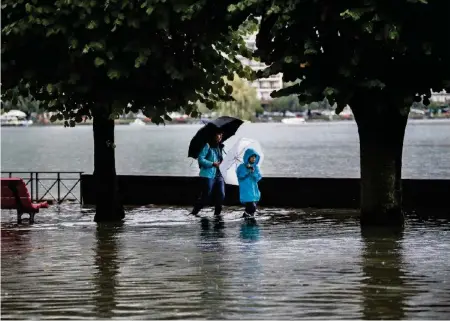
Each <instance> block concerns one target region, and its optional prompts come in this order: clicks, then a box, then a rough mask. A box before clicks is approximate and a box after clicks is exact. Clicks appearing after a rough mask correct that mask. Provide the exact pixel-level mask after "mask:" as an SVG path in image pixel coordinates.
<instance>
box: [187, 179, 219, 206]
mask: <svg viewBox="0 0 450 321" xmlns="http://www.w3.org/2000/svg"><path fill="white" fill-rule="evenodd" d="M213 187H214V179H211V178H205V177H202V182H201V188H200V191H201V193H200V196H199V198H198V199H197V202H196V203H195V205H194V209H193V210H192V212H191V214H193V215H197V214H198V213H199V212H200V211H201V209H202V208H203V206H205V204H206V203H208V200H209V198H210V197H211V194H212V190H213Z"/></svg>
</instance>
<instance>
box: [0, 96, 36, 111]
mask: <svg viewBox="0 0 450 321" xmlns="http://www.w3.org/2000/svg"><path fill="white" fill-rule="evenodd" d="M14 98H15V99H14V100H10V101H3V100H2V102H1V104H2V110H4V111H5V112H6V111H10V110H12V109H17V110H20V111H23V112H24V113H26V114H27V115H30V114H31V113H38V112H40V111H42V104H41V102H40V101H37V100H36V99H34V97H33V96H31V95H27V96H21V95H19V93H18V92H17V91H15V92H14Z"/></svg>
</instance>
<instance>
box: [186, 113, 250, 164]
mask: <svg viewBox="0 0 450 321" xmlns="http://www.w3.org/2000/svg"><path fill="white" fill-rule="evenodd" d="M243 123H244V122H243V121H242V120H240V119H238V118H234V117H229V116H222V117H219V118H217V119H215V120H212V121H209V122H208V123H207V124H206V125H205V126H203V127H202V128H200V130H199V131H198V132H197V134H195V136H194V137H193V138H192V140H191V143H190V144H189V152H188V157H192V158H194V159H196V158H197V157H198V154H199V153H200V151H201V150H202V148H203V146H205V144H206V143H208V142H210V141H211V139H212V138H213V137H214V135H215V134H216V133H217V131H218V130H220V131H221V132H222V133H223V137H222V142H224V141H226V140H227V139H228V138H230V137H231V136H233V135H234V134H236V132H237V130H238V129H239V127H240V126H241V125H242V124H243Z"/></svg>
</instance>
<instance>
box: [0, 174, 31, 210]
mask: <svg viewBox="0 0 450 321" xmlns="http://www.w3.org/2000/svg"><path fill="white" fill-rule="evenodd" d="M11 185H12V186H15V187H16V189H17V193H18V196H19V198H20V202H21V204H22V206H23V207H30V206H32V203H31V197H30V193H29V192H28V188H27V186H26V184H25V182H24V181H23V179H21V178H19V177H12V178H2V179H1V186H2V195H1V208H2V209H16V208H17V207H18V206H19V205H18V204H17V201H16V197H15V195H14V193H13V191H12V190H11Z"/></svg>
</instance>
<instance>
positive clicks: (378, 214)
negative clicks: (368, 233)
mask: <svg viewBox="0 0 450 321" xmlns="http://www.w3.org/2000/svg"><path fill="white" fill-rule="evenodd" d="M366 110H367V111H365V112H363V113H361V112H360V113H355V119H356V122H357V124H358V132H359V139H360V160H361V225H362V226H402V225H403V223H404V217H403V211H402V177H401V172H402V153H403V139H404V136H405V128H406V123H407V119H408V116H407V115H402V114H401V113H400V112H398V111H396V110H395V109H394V108H392V109H386V110H385V111H384V112H383V111H379V112H378V113H377V112H376V110H373V109H371V108H367V109H366Z"/></svg>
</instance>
